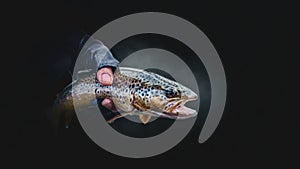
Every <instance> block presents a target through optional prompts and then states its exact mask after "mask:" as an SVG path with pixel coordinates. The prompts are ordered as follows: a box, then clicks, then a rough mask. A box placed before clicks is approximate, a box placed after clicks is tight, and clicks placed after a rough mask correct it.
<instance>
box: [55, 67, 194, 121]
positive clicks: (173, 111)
mask: <svg viewBox="0 0 300 169" xmlns="http://www.w3.org/2000/svg"><path fill="white" fill-rule="evenodd" d="M98 98H110V99H112V101H113V102H114V105H115V107H116V108H117V110H118V112H119V113H120V115H118V116H116V117H114V118H112V119H111V120H109V121H108V122H109V123H111V122H113V121H114V120H116V119H118V118H121V117H124V116H126V115H138V116H139V117H140V120H141V121H142V122H143V123H144V124H146V123H147V122H148V121H149V120H150V118H151V117H152V116H158V117H165V118H171V119H186V118H190V117H194V116H196V115H197V111H196V110H193V109H190V108H188V107H185V106H184V104H185V103H186V102H188V101H193V100H197V99H198V95H197V94H196V93H194V92H193V91H192V90H191V89H189V88H187V87H185V86H184V85H182V84H180V83H178V82H175V81H172V80H170V79H167V78H165V77H163V76H160V75H158V74H155V73H152V72H148V71H145V70H141V69H135V68H128V67H118V68H117V69H116V71H115V73H114V79H113V83H112V85H111V86H104V85H102V84H101V83H99V81H98V80H97V79H96V76H95V74H91V75H89V76H88V77H85V78H82V79H78V80H76V81H74V82H72V83H71V84H70V85H69V86H67V87H66V88H65V89H64V90H63V91H62V92H61V93H60V94H59V95H58V97H57V99H56V101H55V106H54V110H53V111H54V112H55V113H54V114H57V115H59V114H61V112H73V111H74V110H73V109H74V107H73V103H74V102H76V106H77V107H79V108H86V107H87V106H89V105H90V104H91V102H92V101H93V100H95V99H98ZM65 114H66V115H67V116H66V117H65V119H66V120H67V122H66V123H69V121H70V118H69V117H68V116H69V115H70V113H65Z"/></svg>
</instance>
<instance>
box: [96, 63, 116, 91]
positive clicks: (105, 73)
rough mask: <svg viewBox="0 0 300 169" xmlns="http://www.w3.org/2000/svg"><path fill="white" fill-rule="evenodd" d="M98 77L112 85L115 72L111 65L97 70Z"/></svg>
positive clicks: (102, 82) (104, 83)
mask: <svg viewBox="0 0 300 169" xmlns="http://www.w3.org/2000/svg"><path fill="white" fill-rule="evenodd" d="M97 79H98V80H99V82H100V83H101V84H103V85H105V86H108V85H111V84H112V82H113V73H112V69H111V68H110V67H103V68H101V69H99V70H98V72H97Z"/></svg>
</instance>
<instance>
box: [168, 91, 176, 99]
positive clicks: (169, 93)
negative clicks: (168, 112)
mask: <svg viewBox="0 0 300 169" xmlns="http://www.w3.org/2000/svg"><path fill="white" fill-rule="evenodd" d="M174 96H175V93H174V92H173V91H172V90H167V91H166V97H167V98H172V97H174Z"/></svg>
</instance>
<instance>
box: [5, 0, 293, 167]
mask: <svg viewBox="0 0 300 169" xmlns="http://www.w3.org/2000/svg"><path fill="white" fill-rule="evenodd" d="M5 7H6V6H5ZM8 7H9V9H10V10H9V12H3V16H4V17H5V20H3V21H5V24H3V28H6V29H4V30H3V35H8V36H7V39H5V40H3V41H4V42H5V44H6V46H7V47H6V46H5V48H4V51H5V52H4V53H5V54H4V56H3V58H5V59H6V60H5V61H3V62H2V63H3V65H6V64H7V65H8V66H9V65H16V66H13V67H12V68H9V69H4V70H3V71H2V72H3V73H2V74H3V76H2V77H3V78H5V80H4V81H3V82H4V85H5V87H7V86H8V87H11V88H12V89H9V90H5V89H6V88H3V89H4V90H3V93H8V97H5V100H6V102H5V104H3V106H4V108H7V110H8V111H4V112H3V114H4V115H8V117H6V116H4V118H3V119H2V121H3V122H4V123H3V124H5V126H4V128H3V129H4V130H5V132H4V133H8V136H7V137H4V140H7V141H8V143H7V144H5V145H4V146H5V148H7V150H8V151H7V153H6V151H5V157H8V160H4V161H5V162H8V165H10V166H11V167H9V168H14V167H15V166H17V167H19V168H21V167H22V168H27V167H29V168H91V167H97V168H98V167H101V168H103V167H109V168H110V167H145V166H146V167H152V168H154V167H155V168H156V167H161V165H166V166H167V167H168V168H174V167H175V168H177V167H178V168H182V167H191V165H195V166H196V167H198V168H201V167H203V168H217V167H218V168H219V167H233V168H253V167H255V168H262V167H268V168H269V167H270V168H271V167H272V168H273V167H276V166H277V167H280V168H289V167H290V166H292V165H294V164H296V160H298V159H299V157H298V156H297V155H294V154H295V153H296V154H297V152H299V146H298V144H297V143H299V138H298V137H297V136H299V126H298V124H299V118H294V117H293V116H292V115H294V114H297V110H296V109H294V108H293V107H292V106H293V105H295V104H296V103H297V102H296V100H297V99H293V97H292V96H297V95H296V90H294V89H296V87H297V85H296V80H297V79H298V76H297V75H296V74H297V64H298V62H296V61H293V60H294V59H296V58H297V57H299V54H296V53H295V52H296V50H295V49H296V47H298V46H299V41H298V39H299V24H298V23H299V21H298V20H299V14H298V13H297V6H296V5H295V4H290V3H288V2H286V3H284V4H283V3H275V2H253V1H249V2H234V1H232V2H222V3H207V2H199V3H198V4H196V3H190V2H187V1H180V2H173V1H169V2H161V1H158V2H154V1H146V2H135V3H133V2H132V3H129V2H111V1H110V2H106V1H93V2H90V1H80V0H77V1H67V0H65V1H59V2H34V3H31V2H30V3H29V2H28V1H26V2H23V3H20V2H13V3H12V4H10V5H8ZM145 11H157V12H165V13H170V14H174V15H177V16H179V17H182V18H184V19H186V20H188V21H190V22H192V23H193V24H195V25H197V26H198V27H199V28H200V29H201V30H202V31H203V32H204V33H205V34H206V35H207V36H208V38H209V39H210V40H211V42H212V43H213V45H214V46H215V48H216V50H217V51H218V53H219V55H220V58H221V60H222V63H223V65H224V69H225V72H226V77H227V84H228V96H227V103H226V107H225V112H224V114H223V117H222V120H221V122H220V124H219V126H218V128H217V129H216V131H215V133H214V134H213V135H212V136H211V137H210V139H209V140H207V141H206V142H205V143H203V144H199V143H198V142H197V139H198V135H197V134H193V133H197V132H199V131H198V130H197V129H195V128H193V129H192V131H191V134H189V135H188V136H187V137H186V138H185V139H184V140H183V141H182V142H181V143H179V144H178V145H177V146H175V147H174V148H173V149H171V150H170V151H168V152H166V153H164V154H161V155H158V156H155V157H150V158H146V159H129V158H123V157H119V156H116V155H113V154H110V153H108V152H106V151H105V150H103V149H101V148H100V147H98V146H97V145H96V144H95V143H93V141H92V140H91V139H89V138H88V136H87V135H86V134H85V133H84V131H82V129H81V127H80V126H77V129H76V130H71V131H64V132H63V133H62V134H61V135H60V136H59V137H54V136H53V134H52V130H51V128H50V126H49V124H48V121H47V120H46V117H45V114H44V110H45V108H47V106H48V105H49V103H50V102H51V101H52V99H53V97H54V96H53V93H55V91H56V90H57V89H58V88H60V87H61V86H63V85H64V84H65V83H67V81H68V79H67V75H65V74H63V75H61V74H57V76H51V75H50V74H49V69H50V68H51V67H53V64H54V63H55V61H57V60H60V59H62V58H65V56H66V55H69V54H70V53H72V52H75V53H76V45H77V43H76V40H77V39H78V38H77V35H78V36H80V35H81V33H83V34H84V33H87V34H93V33H94V32H95V31H96V30H97V29H99V28H100V27H101V26H103V25H105V24H106V23H108V22H110V21H112V20H114V19H117V18H119V17H122V16H124V15H128V14H132V13H136V12H145ZM297 14H298V15H297ZM5 37H6V36H5ZM70 38H71V39H70ZM72 38H74V39H72ZM71 42H74V43H71ZM294 42H298V43H294ZM74 46H75V47H74ZM73 49H74V50H75V51H72V50H73ZM70 55H71V54H70ZM62 60H63V59H62ZM62 62H68V60H66V61H62ZM9 63H11V64H9ZM3 68H4V67H2V69H3ZM8 72H9V73H8ZM55 77H56V78H57V79H55ZM59 78H65V79H66V81H64V82H61V83H56V82H57V81H55V80H58V79H59ZM6 82H9V83H6ZM296 98H297V97H296ZM298 111H299V110H298ZM7 138H8V139H7ZM5 159H6V158H5Z"/></svg>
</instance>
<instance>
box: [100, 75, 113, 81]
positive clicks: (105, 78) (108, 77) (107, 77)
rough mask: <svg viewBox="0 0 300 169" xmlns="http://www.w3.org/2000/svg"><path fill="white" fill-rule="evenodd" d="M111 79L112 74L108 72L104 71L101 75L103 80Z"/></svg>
mask: <svg viewBox="0 0 300 169" xmlns="http://www.w3.org/2000/svg"><path fill="white" fill-rule="evenodd" d="M110 79H111V77H110V75H109V74H107V73H103V74H102V75H101V80H102V81H103V82H110Z"/></svg>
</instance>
